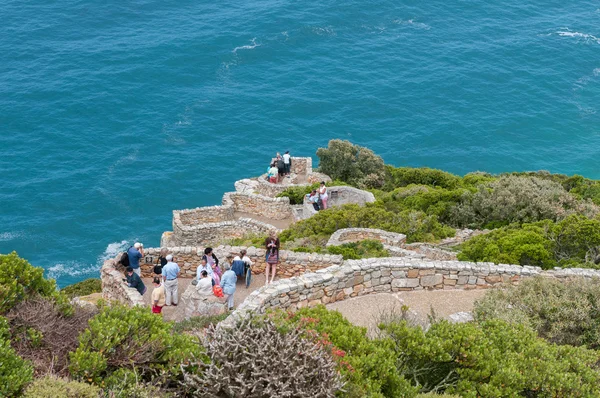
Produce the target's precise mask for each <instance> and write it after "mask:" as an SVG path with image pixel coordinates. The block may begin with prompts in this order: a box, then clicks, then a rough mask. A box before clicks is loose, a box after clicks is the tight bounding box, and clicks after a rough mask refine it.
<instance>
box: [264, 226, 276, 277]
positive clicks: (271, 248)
mask: <svg viewBox="0 0 600 398" xmlns="http://www.w3.org/2000/svg"><path fill="white" fill-rule="evenodd" d="M265 248H266V250H267V253H266V262H267V264H266V265H265V276H266V278H267V279H266V281H265V285H268V284H269V271H271V282H270V283H273V279H275V274H276V273H277V263H278V262H279V238H278V237H277V234H276V233H275V232H271V235H270V236H269V237H268V238H267V239H266V240H265Z"/></svg>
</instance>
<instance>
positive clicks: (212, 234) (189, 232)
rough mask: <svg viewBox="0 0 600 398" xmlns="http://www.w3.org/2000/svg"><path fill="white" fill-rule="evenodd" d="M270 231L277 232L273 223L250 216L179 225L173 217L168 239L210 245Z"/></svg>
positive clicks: (179, 244)
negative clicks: (171, 232)
mask: <svg viewBox="0 0 600 398" xmlns="http://www.w3.org/2000/svg"><path fill="white" fill-rule="evenodd" d="M272 231H273V232H279V230H278V229H277V228H276V227H274V226H273V225H271V224H267V223H264V222H261V221H257V220H254V219H251V218H240V219H237V220H234V221H223V222H215V223H207V224H199V225H190V226H185V225H181V223H177V222H176V221H175V219H174V220H173V234H172V235H171V236H170V239H169V241H170V243H171V244H174V245H178V246H212V245H215V244H219V243H220V242H223V241H226V240H228V239H233V238H241V237H243V236H246V235H248V234H260V235H268V234H269V233H270V232H272ZM161 245H162V243H161Z"/></svg>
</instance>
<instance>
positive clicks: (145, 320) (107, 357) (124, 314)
mask: <svg viewBox="0 0 600 398" xmlns="http://www.w3.org/2000/svg"><path fill="white" fill-rule="evenodd" d="M202 358H203V356H202V350H201V348H200V346H199V344H198V343H197V342H196V341H194V339H193V338H192V337H191V336H188V335H186V334H175V333H173V325H172V324H171V323H167V322H165V321H163V319H162V318H161V317H158V316H156V315H155V314H152V312H150V310H149V308H142V307H133V308H129V307H126V306H123V305H113V306H111V307H104V308H103V309H102V310H101V312H100V313H99V314H98V315H96V316H95V317H94V318H92V319H91V320H90V322H89V329H86V330H85V331H84V332H83V333H82V334H81V335H80V337H79V347H78V348H77V350H76V351H75V352H74V353H72V354H71V357H70V359H71V362H70V367H69V369H70V371H71V374H72V375H73V376H74V377H77V378H80V379H83V380H86V381H89V382H93V383H96V384H99V383H101V381H102V378H103V377H105V376H106V375H107V374H110V373H111V372H113V371H115V370H116V369H118V368H119V367H122V366H130V367H134V368H136V369H137V370H138V371H139V372H140V374H141V375H142V376H144V377H145V376H151V375H152V374H154V373H155V372H156V371H161V370H164V371H166V372H168V373H170V374H171V376H172V377H177V375H179V374H180V365H181V364H183V365H186V364H188V363H189V362H190V361H193V360H201V359H202Z"/></svg>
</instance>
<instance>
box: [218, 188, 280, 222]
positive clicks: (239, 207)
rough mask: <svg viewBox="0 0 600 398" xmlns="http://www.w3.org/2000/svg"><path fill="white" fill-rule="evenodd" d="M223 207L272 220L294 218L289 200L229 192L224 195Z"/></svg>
mask: <svg viewBox="0 0 600 398" xmlns="http://www.w3.org/2000/svg"><path fill="white" fill-rule="evenodd" d="M223 207H231V208H233V211H236V212H242V213H250V214H254V215H256V216H259V217H265V218H269V219H271V220H285V219H287V218H290V217H292V207H291V205H290V199H289V198H271V197H268V196H263V195H256V194H250V193H239V192H228V193H226V194H225V195H223Z"/></svg>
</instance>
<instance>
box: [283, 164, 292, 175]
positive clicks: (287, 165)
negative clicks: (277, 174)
mask: <svg viewBox="0 0 600 398" xmlns="http://www.w3.org/2000/svg"><path fill="white" fill-rule="evenodd" d="M290 166H291V165H290V164H289V163H288V164H286V165H284V166H283V171H285V172H286V173H289V172H290V169H291V167H290Z"/></svg>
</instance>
